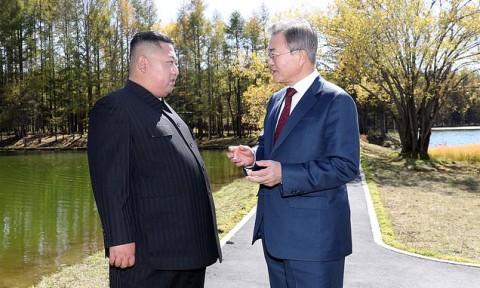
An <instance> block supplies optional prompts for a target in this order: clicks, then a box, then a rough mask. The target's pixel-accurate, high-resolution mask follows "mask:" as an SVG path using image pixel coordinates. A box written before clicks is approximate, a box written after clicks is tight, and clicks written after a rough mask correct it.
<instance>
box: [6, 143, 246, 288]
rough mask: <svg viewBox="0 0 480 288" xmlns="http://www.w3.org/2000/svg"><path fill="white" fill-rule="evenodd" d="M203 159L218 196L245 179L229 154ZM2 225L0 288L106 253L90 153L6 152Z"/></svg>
mask: <svg viewBox="0 0 480 288" xmlns="http://www.w3.org/2000/svg"><path fill="white" fill-rule="evenodd" d="M202 155H203V157H204V160H205V164H206V166H207V169H208V173H209V176H210V180H211V183H212V190H213V191H214V192H215V191H218V189H219V188H221V187H222V186H223V185H225V184H227V183H230V182H231V181H233V180H234V179H236V178H240V177H242V172H241V171H240V169H238V168H236V167H235V166H234V165H231V163H230V162H229V161H228V160H227V159H226V157H225V151H220V150H205V151H202ZM0 221H2V222H1V223H0V255H1V258H0V288H7V287H8V288H12V287H30V286H31V285H33V284H35V283H37V282H38V281H39V280H40V279H41V277H42V276H43V275H47V274H51V273H53V272H55V271H57V270H59V269H60V268H62V267H63V266H67V265H72V264H75V263H79V262H81V261H82V260H83V259H84V258H85V257H87V256H89V255H91V254H93V253H94V252H96V251H100V250H102V249H103V242H102V229H101V225H100V219H99V217H98V213H97V210H96V206H95V201H94V199H93V194H92V191H91V187H90V176H89V171H88V163H87V154H86V152H85V151H67V152H1V153H0Z"/></svg>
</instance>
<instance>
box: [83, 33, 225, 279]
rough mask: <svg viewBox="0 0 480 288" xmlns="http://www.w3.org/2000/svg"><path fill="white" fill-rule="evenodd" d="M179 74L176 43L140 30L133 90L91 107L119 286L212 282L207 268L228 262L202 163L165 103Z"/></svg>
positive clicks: (133, 46) (94, 160) (97, 177)
mask: <svg viewBox="0 0 480 288" xmlns="http://www.w3.org/2000/svg"><path fill="white" fill-rule="evenodd" d="M177 76H178V68H177V57H176V54H175V50H174V47H173V41H172V40H171V39H170V38H169V37H168V36H166V35H164V34H162V33H158V32H154V31H146V32H139V33H137V34H136V35H135V36H134V38H133V39H132V41H131V43H130V69H129V79H128V80H127V82H126V84H125V86H124V87H123V88H121V89H119V90H117V91H114V92H112V93H110V94H108V95H106V96H105V97H102V98H101V99H100V100H98V101H97V103H95V105H94V107H93V109H92V110H91V112H90V127H89V137H88V160H89V166H90V175H91V181H92V188H93V193H94V195H95V201H96V203H97V207H98V211H99V214H100V218H101V221H102V226H103V230H104V244H105V250H106V255H107V257H109V263H110V287H149V288H150V287H169V288H172V287H181V288H187V287H191V288H197V287H204V279H205V269H206V267H207V266H209V265H211V264H213V263H215V262H216V261H217V259H220V261H221V251H220V244H219V240H218V233H217V224H216V217H215V208H214V203H213V198H212V194H211V190H210V184H209V179H208V176H207V174H206V169H205V165H204V162H203V159H202V157H201V155H200V152H199V150H198V147H197V145H196V143H195V140H194V138H193V135H192V134H191V131H190V129H189V127H188V126H187V125H186V124H185V122H184V121H183V120H182V119H181V118H180V117H179V116H178V114H177V113H175V111H174V110H173V109H172V108H171V107H170V106H169V105H168V104H167V103H166V102H165V101H164V99H163V98H164V97H166V96H167V95H168V94H169V93H170V92H172V90H173V87H174V85H175V80H176V78H177Z"/></svg>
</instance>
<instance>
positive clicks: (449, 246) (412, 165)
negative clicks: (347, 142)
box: [362, 142, 480, 263]
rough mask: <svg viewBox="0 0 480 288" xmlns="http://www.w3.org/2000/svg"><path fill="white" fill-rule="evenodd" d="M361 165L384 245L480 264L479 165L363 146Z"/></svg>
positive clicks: (363, 143)
mask: <svg viewBox="0 0 480 288" xmlns="http://www.w3.org/2000/svg"><path fill="white" fill-rule="evenodd" d="M362 163H363V164H362V165H363V168H364V171H365V174H366V177H367V182H368V183H369V188H370V193H371V194H372V199H373V201H374V202H375V209H376V211H377V215H378V218H379V222H380V226H381V230H382V236H383V240H384V242H385V243H387V244H389V245H391V246H394V247H397V248H399V249H403V250H408V251H410V252H414V253H418V254H423V255H427V256H433V257H436V258H442V259H446V260H453V261H463V262H473V263H480V223H479V220H480V216H479V212H480V177H478V176H479V175H480V163H479V162H460V161H457V162H455V161H448V160H438V159H432V160H429V161H423V160H405V159H403V158H401V157H399V156H398V152H395V151H393V150H391V149H389V148H384V147H381V146H377V145H373V144H368V143H365V142H362Z"/></svg>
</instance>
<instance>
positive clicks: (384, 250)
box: [205, 179, 480, 288]
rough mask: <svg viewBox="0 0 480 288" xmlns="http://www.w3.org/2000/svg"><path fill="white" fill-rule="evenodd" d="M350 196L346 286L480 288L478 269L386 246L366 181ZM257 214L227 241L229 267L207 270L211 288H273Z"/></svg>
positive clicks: (353, 188)
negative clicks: (255, 233) (255, 236)
mask: <svg viewBox="0 0 480 288" xmlns="http://www.w3.org/2000/svg"><path fill="white" fill-rule="evenodd" d="M348 193H349V197H350V206H351V210H352V232H353V254H352V255H350V256H348V257H347V259H346V264H345V280H344V287H348V288H480V266H479V265H461V264H456V263H450V262H441V261H436V260H432V259H428V258H426V257H419V256H415V255H411V254H408V253H404V252H402V251H398V250H395V249H392V248H390V247H388V246H386V245H384V244H383V242H381V239H380V232H379V228H378V223H377V220H376V217H375V215H374V212H373V206H372V203H371V199H370V194H369V192H368V190H367V188H366V185H365V182H364V180H362V179H358V180H357V181H354V182H352V183H350V184H349V185H348ZM253 215H254V211H252V213H250V214H249V215H248V216H247V217H245V219H244V221H242V223H240V224H239V226H237V229H234V230H233V231H232V232H231V234H229V235H227V236H225V237H224V239H222V244H223V248H222V250H223V256H224V262H223V263H221V264H219V263H216V264H214V265H213V266H211V267H209V268H207V278H206V281H205V287H206V288H264V287H269V284H268V275H267V268H266V265H265V261H264V258H263V252H262V244H261V242H260V241H257V242H255V244H254V245H251V238H252V230H253V224H254V220H255V217H252V216H253ZM370 215H371V216H370ZM224 242H227V243H231V244H224Z"/></svg>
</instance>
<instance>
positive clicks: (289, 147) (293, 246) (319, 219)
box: [253, 76, 360, 261]
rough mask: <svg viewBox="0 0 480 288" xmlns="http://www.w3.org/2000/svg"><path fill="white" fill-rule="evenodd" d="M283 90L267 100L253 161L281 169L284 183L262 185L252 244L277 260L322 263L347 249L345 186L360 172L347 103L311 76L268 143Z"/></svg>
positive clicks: (342, 95) (355, 133)
mask: <svg viewBox="0 0 480 288" xmlns="http://www.w3.org/2000/svg"><path fill="white" fill-rule="evenodd" d="M285 91H286V89H282V90H280V91H278V92H277V93H275V94H273V96H272V97H271V99H270V101H269V103H268V106H267V112H266V116H265V122H264V131H263V133H262V135H261V136H260V137H259V145H258V147H257V149H256V160H257V161H258V160H274V161H278V162H280V163H281V164H282V183H281V184H278V185H276V186H274V187H266V186H260V190H259V193H258V206H257V215H256V222H255V229H254V237H253V241H255V240H257V239H259V238H263V241H264V243H265V245H266V248H267V250H268V252H269V253H270V254H271V255H272V256H274V257H277V258H280V259H290V260H304V261H327V260H333V259H339V258H341V257H345V256H346V255H349V254H350V253H351V252H352V238H351V226H350V207H349V202H348V195H347V188H346V183H347V182H349V181H351V180H353V179H355V178H356V176H357V175H358V173H359V164H360V163H359V162H360V155H359V154H360V144H359V132H358V119H357V111H356V106H355V103H354V101H353V99H352V98H351V97H350V96H349V95H348V94H347V93H346V92H345V91H344V90H342V89H341V88H339V87H338V86H335V85H334V84H332V83H330V82H328V81H325V80H324V79H323V78H322V77H320V76H319V77H318V78H316V79H315V81H314V82H313V84H312V85H311V87H310V88H309V89H308V90H307V92H306V93H305V94H304V96H303V97H302V98H301V100H300V102H299V103H298V104H297V106H296V107H295V109H294V110H293V111H292V113H291V115H290V117H289V118H288V121H287V123H286V124H285V126H284V128H283V130H282V132H281V133H280V135H279V137H278V139H277V142H276V143H275V144H273V135H274V131H275V126H276V122H277V119H278V116H279V114H280V110H281V105H282V102H283V100H284V97H285Z"/></svg>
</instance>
